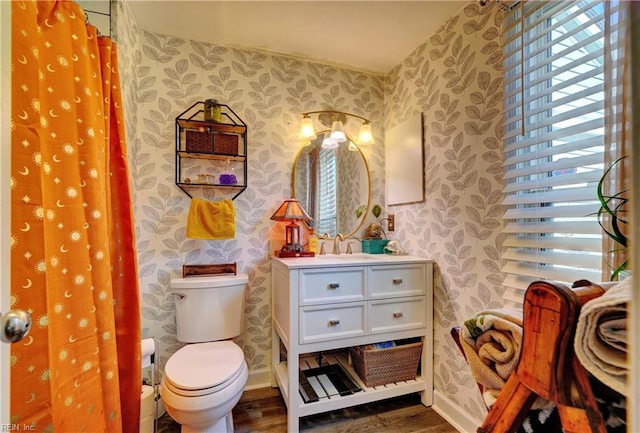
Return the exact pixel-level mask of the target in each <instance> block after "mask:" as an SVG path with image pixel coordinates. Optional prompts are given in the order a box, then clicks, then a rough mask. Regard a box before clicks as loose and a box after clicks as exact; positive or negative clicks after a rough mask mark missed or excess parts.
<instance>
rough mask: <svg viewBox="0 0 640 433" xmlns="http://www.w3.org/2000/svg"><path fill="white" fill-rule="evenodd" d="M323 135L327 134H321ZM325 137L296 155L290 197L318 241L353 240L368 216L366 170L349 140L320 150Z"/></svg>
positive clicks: (358, 152)
mask: <svg viewBox="0 0 640 433" xmlns="http://www.w3.org/2000/svg"><path fill="white" fill-rule="evenodd" d="M324 132H326V131H324ZM323 139H324V133H323V132H321V133H319V134H318V136H317V138H316V139H315V140H313V141H311V143H310V144H308V145H307V146H304V147H303V148H302V149H300V152H298V156H297V157H296V160H295V163H294V164H293V174H292V185H291V188H292V191H293V196H294V197H295V198H296V199H297V200H298V201H299V202H300V203H301V204H302V206H303V207H304V208H305V210H306V211H307V213H309V215H310V216H311V217H312V218H313V221H310V222H308V223H307V225H308V226H309V227H312V228H313V229H314V231H315V233H316V234H317V235H318V236H319V237H327V236H325V233H326V234H327V235H328V237H330V238H333V237H335V236H336V235H337V234H338V233H340V234H342V235H343V236H344V237H345V238H346V237H348V236H353V235H354V233H355V232H356V231H357V230H358V229H359V228H360V227H361V226H362V224H363V222H364V220H365V219H366V217H367V213H368V212H369V205H370V203H369V200H370V179H369V166H368V165H367V161H366V159H365V158H364V155H363V154H362V152H361V151H360V148H358V146H357V145H356V144H355V143H354V142H353V141H352V140H351V139H350V138H348V139H347V141H346V142H344V143H341V144H340V145H339V146H338V147H337V148H335V149H325V148H323V147H322V141H323Z"/></svg>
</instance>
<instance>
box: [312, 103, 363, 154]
mask: <svg viewBox="0 0 640 433" xmlns="http://www.w3.org/2000/svg"><path fill="white" fill-rule="evenodd" d="M312 114H313V115H317V116H318V118H319V121H320V122H321V123H323V124H324V125H325V126H329V125H330V126H331V135H330V136H331V139H333V141H334V142H335V143H333V142H331V143H330V142H328V143H327V146H325V145H324V143H325V141H326V137H325V141H323V147H325V148H334V147H337V146H338V145H339V144H340V143H344V142H345V141H347V136H346V134H345V132H344V124H345V123H346V121H347V117H349V116H350V117H355V118H356V119H359V120H361V121H362V122H363V123H362V126H361V127H360V134H359V135H358V144H372V143H373V133H372V131H371V121H370V120H369V119H367V118H365V117H362V116H359V115H357V114H352V113H345V112H343V111H333V110H319V111H308V112H306V113H302V122H301V124H300V137H301V138H303V139H314V138H315V137H316V132H315V128H314V126H313V119H312V118H311V115H312ZM329 146H333V147H329Z"/></svg>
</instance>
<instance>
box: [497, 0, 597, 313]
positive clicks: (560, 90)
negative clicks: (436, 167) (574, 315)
mask: <svg viewBox="0 0 640 433" xmlns="http://www.w3.org/2000/svg"><path fill="white" fill-rule="evenodd" d="M505 25H506V27H505V36H504V37H505V39H504V52H505V68H504V74H505V75H504V76H505V82H504V86H505V87H504V182H505V185H504V191H505V197H504V204H505V205H506V206H507V210H506V212H505V215H504V219H505V232H506V236H507V237H506V241H505V242H504V246H505V252H504V255H503V258H504V259H505V260H504V266H503V271H504V272H505V275H506V278H505V283H504V284H505V286H506V287H507V291H506V293H505V298H506V300H507V303H509V304H519V303H521V302H522V296H523V293H524V290H526V288H527V287H528V285H529V283H531V282H532V281H534V280H537V279H551V280H558V281H563V282H567V283H569V284H570V283H572V282H573V281H575V280H578V279H589V280H592V281H600V280H601V279H602V253H601V251H602V238H601V230H600V227H599V225H598V223H597V219H596V212H597V211H598V208H599V204H598V201H597V196H596V186H597V183H598V181H599V179H600V178H601V176H602V174H603V166H604V149H605V146H604V132H605V131H604V127H605V102H604V101H605V82H604V76H605V75H604V74H605V71H604V55H605V53H604V36H605V33H604V32H605V29H604V27H605V11H604V6H603V2H602V1H590V0H583V1H571V2H566V1H562V2H546V1H544V2H522V3H520V4H519V5H518V6H517V7H516V8H515V9H513V10H512V11H511V13H510V14H509V16H508V18H507V20H506V22H505Z"/></svg>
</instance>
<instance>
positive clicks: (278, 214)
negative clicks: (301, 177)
mask: <svg viewBox="0 0 640 433" xmlns="http://www.w3.org/2000/svg"><path fill="white" fill-rule="evenodd" d="M271 219H272V220H274V221H289V224H287V226H286V227H285V230H286V240H285V245H284V246H283V247H282V249H281V250H280V253H279V257H301V256H307V255H309V254H308V252H307V251H304V248H303V247H302V244H301V243H300V225H299V224H298V221H313V218H311V217H310V216H309V214H308V213H307V211H305V210H304V208H303V207H302V205H301V204H300V202H299V201H298V200H296V199H295V198H293V197H292V198H290V199H287V200H285V201H284V202H283V203H282V204H281V205H280V207H279V208H278V210H277V211H275V213H274V214H273V215H271ZM311 255H313V254H311Z"/></svg>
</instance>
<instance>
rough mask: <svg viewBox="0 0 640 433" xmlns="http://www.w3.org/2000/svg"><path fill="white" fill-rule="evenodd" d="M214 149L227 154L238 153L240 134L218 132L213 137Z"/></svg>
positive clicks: (216, 151)
mask: <svg viewBox="0 0 640 433" xmlns="http://www.w3.org/2000/svg"><path fill="white" fill-rule="evenodd" d="M213 151H214V152H215V153H224V154H226V155H237V154H238V136H237V135H232V134H222V133H220V134H216V136H215V137H214V139H213Z"/></svg>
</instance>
